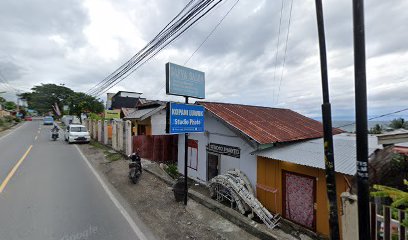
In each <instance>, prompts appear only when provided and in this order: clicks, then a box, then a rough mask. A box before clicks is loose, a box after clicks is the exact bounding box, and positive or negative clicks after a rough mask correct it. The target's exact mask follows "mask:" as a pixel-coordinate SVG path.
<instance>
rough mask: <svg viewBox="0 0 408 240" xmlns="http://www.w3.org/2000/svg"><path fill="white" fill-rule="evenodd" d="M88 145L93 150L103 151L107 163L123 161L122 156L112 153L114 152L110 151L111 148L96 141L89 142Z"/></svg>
mask: <svg viewBox="0 0 408 240" xmlns="http://www.w3.org/2000/svg"><path fill="white" fill-rule="evenodd" d="M89 144H90V145H91V146H92V147H94V148H98V149H101V150H103V153H104V154H105V157H106V159H107V160H108V161H109V162H114V161H117V160H121V159H123V155H122V154H121V153H118V152H114V150H112V149H111V148H109V147H107V146H105V145H103V144H101V143H99V142H97V141H91V142H90V143H89Z"/></svg>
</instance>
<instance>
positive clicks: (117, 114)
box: [105, 110, 120, 120]
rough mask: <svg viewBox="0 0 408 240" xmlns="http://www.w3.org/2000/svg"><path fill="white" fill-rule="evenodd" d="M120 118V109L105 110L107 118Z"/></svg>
mask: <svg viewBox="0 0 408 240" xmlns="http://www.w3.org/2000/svg"><path fill="white" fill-rule="evenodd" d="M118 118H120V110H105V119H107V120H109V119H118Z"/></svg>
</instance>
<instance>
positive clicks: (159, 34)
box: [87, 0, 194, 93]
mask: <svg viewBox="0 0 408 240" xmlns="http://www.w3.org/2000/svg"><path fill="white" fill-rule="evenodd" d="M193 2H194V0H190V2H188V3H187V5H186V6H185V7H184V8H183V9H182V10H181V11H180V12H179V13H178V14H177V15H176V16H175V17H174V18H173V19H172V20H171V21H170V22H169V23H168V24H167V25H166V26H165V27H164V28H163V29H162V30H161V31H160V32H159V33H158V34H157V35H156V36H155V37H154V38H153V39H152V40H150V42H149V43H147V44H146V46H145V47H144V48H142V49H141V50H140V51H139V52H138V53H136V54H135V55H134V56H133V57H132V58H131V59H129V60H128V61H127V62H126V63H124V64H122V66H120V67H119V68H118V69H117V70H115V71H114V72H113V73H111V74H110V75H109V76H108V77H106V78H105V79H109V78H110V77H112V76H113V75H114V74H115V73H116V72H117V71H118V70H119V69H120V68H122V67H123V66H125V65H127V64H129V63H130V62H131V61H133V60H134V59H135V58H136V57H137V56H139V55H140V53H141V52H142V51H143V50H145V49H146V48H147V47H148V46H149V45H150V44H152V43H153V41H155V40H156V39H157V38H158V37H160V36H161V35H162V33H163V32H164V30H165V29H166V28H167V27H168V26H169V25H170V24H171V23H172V22H174V20H175V19H176V18H177V17H179V16H180V14H181V13H182V12H184V11H185V10H186V9H187V8H188V7H189V6H190V5H191V4H192V3H193ZM105 79H104V80H105ZM104 80H103V81H101V82H99V83H98V84H96V85H95V86H93V87H92V88H90V89H89V90H88V91H87V93H90V92H91V91H92V90H93V89H96V88H97V87H98V86H100V84H102V83H103V82H104Z"/></svg>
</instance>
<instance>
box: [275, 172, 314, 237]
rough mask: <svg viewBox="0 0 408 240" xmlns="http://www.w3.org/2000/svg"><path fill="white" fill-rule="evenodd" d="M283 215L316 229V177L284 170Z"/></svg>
mask: <svg viewBox="0 0 408 240" xmlns="http://www.w3.org/2000/svg"><path fill="white" fill-rule="evenodd" d="M282 187H283V191H282V193H283V197H282V200H283V204H282V206H283V216H284V217H285V218H286V219H289V220H291V221H293V222H295V223H297V224H299V225H302V226H304V227H307V228H309V229H311V230H313V231H315V230H316V211H315V208H314V205H315V202H316V178H314V177H310V176H306V175H301V174H297V173H293V172H287V171H282Z"/></svg>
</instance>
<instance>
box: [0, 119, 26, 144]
mask: <svg viewBox="0 0 408 240" xmlns="http://www.w3.org/2000/svg"><path fill="white" fill-rule="evenodd" d="M24 124H25V122H24V123H22V124H20V125H19V126H17V127H16V128H14V129H13V128H10V129H7V130H6V131H10V132H9V133H7V134H6V135H4V136H2V137H0V140H2V139H5V138H6V137H7V136H8V135H10V134H12V133H14V132H15V130H17V129H18V128H20V127H21V126H23V125H24Z"/></svg>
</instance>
